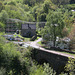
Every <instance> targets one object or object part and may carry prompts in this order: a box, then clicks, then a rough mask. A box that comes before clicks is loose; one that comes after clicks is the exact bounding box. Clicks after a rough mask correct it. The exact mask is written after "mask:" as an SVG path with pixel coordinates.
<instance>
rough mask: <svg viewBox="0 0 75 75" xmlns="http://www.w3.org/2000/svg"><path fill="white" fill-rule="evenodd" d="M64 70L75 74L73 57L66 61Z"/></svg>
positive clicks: (70, 74) (72, 74)
mask: <svg viewBox="0 0 75 75" xmlns="http://www.w3.org/2000/svg"><path fill="white" fill-rule="evenodd" d="M65 70H66V71H68V72H69V75H74V74H75V59H72V58H69V60H68V63H67V64H66V66H65Z"/></svg>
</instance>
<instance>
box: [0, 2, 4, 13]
mask: <svg viewBox="0 0 75 75" xmlns="http://www.w3.org/2000/svg"><path fill="white" fill-rule="evenodd" d="M3 9H4V5H3V3H2V2H1V1H0V12H1V11H2V10H3Z"/></svg>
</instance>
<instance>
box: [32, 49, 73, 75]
mask: <svg viewBox="0 0 75 75" xmlns="http://www.w3.org/2000/svg"><path fill="white" fill-rule="evenodd" d="M70 57H71V58H74V57H72V56H70ZM32 58H33V59H35V60H36V61H37V62H38V63H39V64H43V63H44V62H45V63H49V64H50V67H52V68H53V69H54V70H55V71H56V72H57V73H58V74H59V73H61V72H62V71H64V66H65V65H66V63H67V62H68V56H67V55H62V54H60V53H59V52H57V53H56V51H54V52H52V51H50V50H43V49H40V48H39V49H37V48H34V49H33V50H32Z"/></svg>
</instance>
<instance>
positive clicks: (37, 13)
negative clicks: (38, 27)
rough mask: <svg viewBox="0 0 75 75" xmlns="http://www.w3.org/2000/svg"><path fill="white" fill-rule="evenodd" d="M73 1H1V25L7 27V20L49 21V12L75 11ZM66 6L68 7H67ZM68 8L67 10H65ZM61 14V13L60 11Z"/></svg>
mask: <svg viewBox="0 0 75 75" xmlns="http://www.w3.org/2000/svg"><path fill="white" fill-rule="evenodd" d="M70 3H74V1H73V0H66V1H65V0H41V1H40V0H0V25H1V26H2V24H4V27H5V25H6V19H8V18H13V19H20V20H24V21H47V19H46V17H47V14H48V13H50V12H49V10H53V12H54V11H55V10H59V8H60V10H62V11H63V12H64V10H66V9H68V10H71V9H75V5H74V4H70ZM65 4H66V5H65ZM65 8H66V9H65ZM58 12H59V11H58Z"/></svg>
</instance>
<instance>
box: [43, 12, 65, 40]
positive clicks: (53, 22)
mask: <svg viewBox="0 0 75 75" xmlns="http://www.w3.org/2000/svg"><path fill="white" fill-rule="evenodd" d="M63 28H64V22H63V18H62V14H61V13H60V12H53V11H50V12H49V14H48V15H47V24H46V26H45V30H44V29H43V30H42V31H43V33H44V34H42V35H43V36H46V35H47V36H48V37H49V39H48V38H47V40H50V38H51V40H56V36H59V37H62V29H63ZM45 34H46V35H45Z"/></svg>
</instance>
